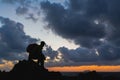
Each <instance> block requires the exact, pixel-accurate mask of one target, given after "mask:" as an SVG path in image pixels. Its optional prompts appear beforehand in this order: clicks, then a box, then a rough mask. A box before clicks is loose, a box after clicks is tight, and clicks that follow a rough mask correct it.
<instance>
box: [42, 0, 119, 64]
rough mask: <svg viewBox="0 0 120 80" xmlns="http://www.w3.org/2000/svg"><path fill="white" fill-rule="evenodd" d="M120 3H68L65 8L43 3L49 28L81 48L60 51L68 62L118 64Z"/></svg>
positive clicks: (77, 0)
mask: <svg viewBox="0 0 120 80" xmlns="http://www.w3.org/2000/svg"><path fill="white" fill-rule="evenodd" d="M119 4H120V1H119V0H74V1H73V0H68V2H67V4H66V5H65V6H63V5H61V4H58V3H51V2H50V1H45V2H41V8H42V10H43V13H44V16H45V21H46V22H48V25H46V28H48V29H51V30H52V31H53V32H54V33H55V34H57V35H59V36H61V37H63V38H65V39H68V40H72V41H74V42H75V44H78V45H80V46H81V47H80V48H78V49H76V50H69V49H67V48H60V49H59V50H60V51H61V53H62V54H63V56H64V58H63V59H65V61H73V62H76V63H77V62H81V61H82V62H83V64H84V63H85V62H88V64H119V59H120V53H119V52H120V48H119V47H120V27H119V26H120V22H119V21H120V14H119V13H120V8H119V7H120V5H119ZM82 53H83V54H82ZM96 53H97V54H98V55H96ZM110 61H111V62H112V63H110ZM98 62H100V63H98Z"/></svg>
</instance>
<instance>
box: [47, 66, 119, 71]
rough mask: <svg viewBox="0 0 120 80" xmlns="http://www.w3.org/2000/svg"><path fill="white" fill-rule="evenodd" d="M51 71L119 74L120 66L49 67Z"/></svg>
mask: <svg viewBox="0 0 120 80" xmlns="http://www.w3.org/2000/svg"><path fill="white" fill-rule="evenodd" d="M48 70H49V71H60V72H83V71H88V70H89V71H93V70H95V71H97V72H119V71H120V65H117V66H97V65H90V66H70V67H68V66H67V67H49V68H48Z"/></svg>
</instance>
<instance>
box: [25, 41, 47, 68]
mask: <svg viewBox="0 0 120 80" xmlns="http://www.w3.org/2000/svg"><path fill="white" fill-rule="evenodd" d="M44 45H45V42H44V41H41V44H40V45H38V44H36V43H34V44H30V45H28V47H27V49H26V50H27V52H28V53H29V58H28V60H29V61H31V60H32V59H37V63H38V64H39V63H40V64H41V67H44V60H45V56H44V54H42V49H43V47H44Z"/></svg>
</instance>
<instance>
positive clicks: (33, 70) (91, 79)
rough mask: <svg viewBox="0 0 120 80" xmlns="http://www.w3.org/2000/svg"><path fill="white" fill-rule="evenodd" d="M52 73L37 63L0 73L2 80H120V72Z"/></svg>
mask: <svg viewBox="0 0 120 80" xmlns="http://www.w3.org/2000/svg"><path fill="white" fill-rule="evenodd" d="M67 74H68V73H62V74H61V73H60V72H50V71H48V70H47V69H45V68H42V67H40V66H39V65H37V64H36V63H35V62H33V61H32V62H30V61H26V60H23V61H19V63H18V64H16V65H15V66H14V68H13V69H12V70H11V71H10V72H4V71H3V72H2V71H0V80H120V72H118V73H117V72H116V73H107V72H104V73H102V72H101V73H98V72H96V71H91V72H80V73H77V75H74V74H75V73H70V75H67Z"/></svg>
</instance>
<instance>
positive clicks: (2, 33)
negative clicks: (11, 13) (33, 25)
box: [0, 17, 38, 60]
mask: <svg viewBox="0 0 120 80" xmlns="http://www.w3.org/2000/svg"><path fill="white" fill-rule="evenodd" d="M0 22H1V26H0V58H1V59H5V60H19V59H24V58H25V57H26V56H25V52H26V50H25V49H26V47H27V45H28V44H30V43H33V42H36V41H38V40H37V39H35V38H31V37H30V36H29V35H26V34H25V32H24V30H23V29H24V25H23V24H21V23H19V22H15V21H13V20H10V19H9V18H4V17H0Z"/></svg>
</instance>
